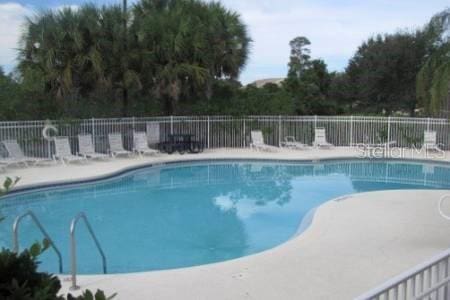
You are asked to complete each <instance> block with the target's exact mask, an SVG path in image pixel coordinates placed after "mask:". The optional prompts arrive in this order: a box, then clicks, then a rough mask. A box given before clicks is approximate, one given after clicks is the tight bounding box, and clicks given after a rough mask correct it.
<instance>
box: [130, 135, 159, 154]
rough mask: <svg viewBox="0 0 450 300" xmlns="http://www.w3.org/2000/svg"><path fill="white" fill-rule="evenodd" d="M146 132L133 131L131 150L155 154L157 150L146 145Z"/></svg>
mask: <svg viewBox="0 0 450 300" xmlns="http://www.w3.org/2000/svg"><path fill="white" fill-rule="evenodd" d="M147 141H148V140H147V134H146V133H145V132H133V151H134V152H136V153H138V154H140V155H143V154H144V155H145V154H150V155H153V154H157V153H158V151H157V150H155V149H152V148H150V147H149V146H148V142H147Z"/></svg>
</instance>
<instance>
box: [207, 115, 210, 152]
mask: <svg viewBox="0 0 450 300" xmlns="http://www.w3.org/2000/svg"><path fill="white" fill-rule="evenodd" d="M209 126H210V125H209V116H208V139H207V141H208V144H207V145H208V146H207V148H208V149H209Z"/></svg>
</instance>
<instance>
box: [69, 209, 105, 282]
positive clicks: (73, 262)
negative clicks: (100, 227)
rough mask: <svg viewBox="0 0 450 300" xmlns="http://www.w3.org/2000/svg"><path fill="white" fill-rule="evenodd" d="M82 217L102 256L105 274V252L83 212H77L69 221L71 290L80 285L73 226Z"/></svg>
mask: <svg viewBox="0 0 450 300" xmlns="http://www.w3.org/2000/svg"><path fill="white" fill-rule="evenodd" d="M80 219H83V221H84V224H86V227H87V229H88V231H89V233H90V235H91V237H92V239H93V240H94V242H95V245H96V246H97V249H98V251H99V253H100V256H101V257H102V264H103V273H104V274H106V273H107V272H106V257H105V253H104V252H103V249H102V247H101V246H100V242H99V241H98V239H97V236H96V235H95V233H94V230H92V226H91V224H90V223H89V221H88V219H87V217H86V215H85V213H83V212H80V213H78V214H77V215H76V216H75V217H74V218H73V219H72V222H71V223H70V257H71V274H72V286H71V287H70V289H71V290H77V289H79V288H80V287H79V286H77V253H76V251H77V249H76V240H75V228H76V226H77V223H78V220H80Z"/></svg>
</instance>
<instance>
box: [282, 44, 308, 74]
mask: <svg viewBox="0 0 450 300" xmlns="http://www.w3.org/2000/svg"><path fill="white" fill-rule="evenodd" d="M309 45H311V42H310V41H309V40H308V38H306V37H304V36H299V37H296V38H295V39H293V40H292V41H290V42H289V46H290V47H291V55H290V57H289V65H288V66H289V71H288V78H297V79H298V78H300V77H301V75H302V73H303V72H304V71H305V70H306V69H307V68H308V67H309V60H310V58H311V56H310V53H311V50H310V49H309V47H308V46H309Z"/></svg>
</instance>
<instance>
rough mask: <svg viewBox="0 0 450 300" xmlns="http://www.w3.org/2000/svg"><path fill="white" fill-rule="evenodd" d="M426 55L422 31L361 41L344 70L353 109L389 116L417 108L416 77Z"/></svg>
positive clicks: (412, 113) (380, 36)
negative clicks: (354, 100)
mask: <svg viewBox="0 0 450 300" xmlns="http://www.w3.org/2000/svg"><path fill="white" fill-rule="evenodd" d="M425 53H426V39H425V37H424V35H423V33H422V32H421V31H416V32H398V33H395V34H385V35H377V36H376V37H372V38H370V39H368V40H367V41H366V42H364V43H363V44H362V45H361V46H360V47H359V48H358V51H357V52H356V54H355V55H354V56H353V58H352V59H351V60H350V62H349V65H348V67H347V68H346V73H347V76H348V77H347V78H348V79H349V80H350V84H349V85H350V86H351V88H350V91H351V92H353V93H354V95H352V96H350V97H351V98H353V99H358V100H357V101H358V103H356V104H355V106H354V108H356V109H358V110H360V111H365V112H369V113H378V114H380V113H386V114H390V113H392V112H395V111H406V112H408V113H409V114H410V115H414V113H415V109H416V107H417V97H416V88H415V85H416V75H417V72H418V71H419V69H420V67H421V65H422V61H423V57H424V55H425Z"/></svg>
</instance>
